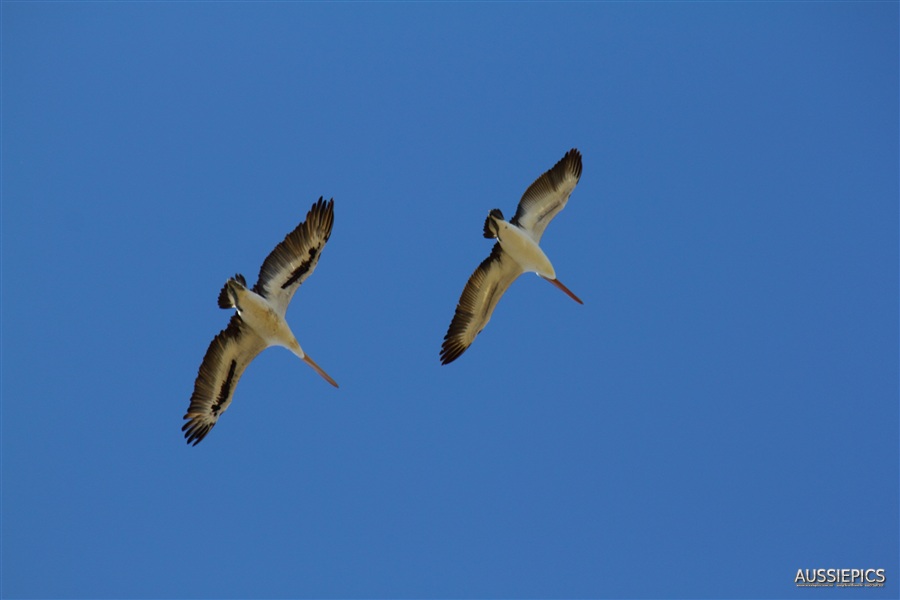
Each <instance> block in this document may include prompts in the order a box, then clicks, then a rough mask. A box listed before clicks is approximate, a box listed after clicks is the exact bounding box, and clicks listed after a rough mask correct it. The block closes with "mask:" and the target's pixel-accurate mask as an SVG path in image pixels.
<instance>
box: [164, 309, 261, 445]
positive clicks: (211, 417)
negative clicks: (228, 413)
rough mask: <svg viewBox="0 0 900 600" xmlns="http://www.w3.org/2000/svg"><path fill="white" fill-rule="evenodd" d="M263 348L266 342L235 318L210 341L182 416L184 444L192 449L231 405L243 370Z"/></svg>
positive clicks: (238, 318) (237, 317)
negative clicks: (185, 411) (189, 401)
mask: <svg viewBox="0 0 900 600" xmlns="http://www.w3.org/2000/svg"><path fill="white" fill-rule="evenodd" d="M265 348H266V342H265V341H263V339H262V338H261V337H259V336H258V335H257V334H256V333H255V332H254V331H253V330H252V329H250V328H249V327H247V326H246V325H245V324H244V321H242V320H241V318H240V317H239V316H237V315H234V316H232V317H231V321H229V323H228V327H226V328H225V329H223V330H222V331H220V332H219V334H218V335H217V336H216V337H215V338H213V341H212V342H211V343H210V344H209V348H208V349H207V350H206V355H205V356H204V357H203V362H202V363H201V364H200V372H199V373H198V374H197V380H196V381H195V382H194V393H193V394H192V395H191V404H190V406H189V407H188V410H187V413H186V414H185V415H184V418H185V419H186V420H187V421H188V422H187V423H185V424H184V426H183V427H182V428H181V430H182V431H183V432H184V437H185V439H186V440H187V443H188V444H193V445H194V446H196V445H197V444H199V443H200V442H201V441H202V440H203V438H205V437H206V434H208V433H209V431H210V430H211V429H212V428H213V426H214V425H215V424H216V421H218V420H219V415H221V414H222V413H223V412H225V410H226V409H227V408H228V405H229V404H231V399H232V398H233V397H234V388H235V387H236V386H237V384H238V380H240V378H241V375H242V374H243V373H244V369H246V368H247V365H248V364H250V361H252V360H253V359H254V358H256V355H257V354H259V353H260V352H262V351H263V350H264V349H265Z"/></svg>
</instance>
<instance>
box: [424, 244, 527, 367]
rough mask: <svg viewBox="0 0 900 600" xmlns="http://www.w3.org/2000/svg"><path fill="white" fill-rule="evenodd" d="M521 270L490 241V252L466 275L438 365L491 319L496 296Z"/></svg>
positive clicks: (467, 343)
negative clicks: (467, 276) (467, 277)
mask: <svg viewBox="0 0 900 600" xmlns="http://www.w3.org/2000/svg"><path fill="white" fill-rule="evenodd" d="M522 273H524V271H523V270H522V267H520V266H519V264H518V263H517V262H516V261H514V260H513V259H512V257H511V256H510V255H509V254H507V253H506V252H504V251H503V248H501V247H500V244H499V243H498V244H494V249H493V250H491V255H490V256H488V257H487V258H486V259H484V260H483V261H482V263H481V264H480V265H478V268H477V269H475V272H474V273H472V276H471V277H469V281H468V283H466V287H465V288H464V289H463V292H462V296H460V298H459V304H458V305H457V306H456V314H454V315H453V321H451V322H450V328H449V329H448V330H447V335H445V336H444V344H443V345H442V346H441V364H444V365H446V364H448V363H451V362H453V361H454V360H456V359H457V358H459V356H460V355H461V354H462V353H463V352H465V351H466V348H468V347H469V346H470V345H471V344H472V342H473V341H474V340H475V336H477V335H478V334H479V333H480V332H481V330H482V329H484V327H485V325H487V324H488V321H490V320H491V314H492V313H493V312H494V307H495V306H497V302H498V301H499V300H500V296H502V295H503V294H504V293H505V292H506V290H507V288H509V286H510V284H512V282H513V281H515V280H516V277H518V276H519V275H521V274H522Z"/></svg>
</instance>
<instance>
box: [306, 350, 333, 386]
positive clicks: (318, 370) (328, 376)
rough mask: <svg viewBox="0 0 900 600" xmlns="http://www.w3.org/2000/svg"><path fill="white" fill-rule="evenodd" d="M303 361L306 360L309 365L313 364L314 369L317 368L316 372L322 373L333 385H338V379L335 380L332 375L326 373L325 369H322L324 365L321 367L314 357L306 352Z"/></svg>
mask: <svg viewBox="0 0 900 600" xmlns="http://www.w3.org/2000/svg"><path fill="white" fill-rule="evenodd" d="M303 362H305V363H306V364H308V365H309V366H311V367H312V368H313V369H315V370H316V373H318V374H319V375H321V376H322V378H323V379H324V380H325V381H327V382H328V383H330V384H331V385H333V386H334V387H338V384H337V381H335V380H334V379H332V378H331V376H330V375H329V374H328V373H326V372H325V371H323V370H322V367H320V366H319V365H317V364H316V361H314V360H313V359H311V358H310V357H309V354H306V355H304V356H303Z"/></svg>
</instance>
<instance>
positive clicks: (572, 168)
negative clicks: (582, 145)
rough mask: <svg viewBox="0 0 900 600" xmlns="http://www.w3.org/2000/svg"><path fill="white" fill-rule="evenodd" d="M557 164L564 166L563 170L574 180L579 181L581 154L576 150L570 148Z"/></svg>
mask: <svg viewBox="0 0 900 600" xmlns="http://www.w3.org/2000/svg"><path fill="white" fill-rule="evenodd" d="M557 164H565V165H566V166H565V168H566V169H568V170H569V172H570V173H572V175H574V176H575V179H576V180H579V179H581V152H579V151H578V148H572V149H571V150H569V151H568V152H566V155H565V156H563V157H562V160H560V161H559V163H557Z"/></svg>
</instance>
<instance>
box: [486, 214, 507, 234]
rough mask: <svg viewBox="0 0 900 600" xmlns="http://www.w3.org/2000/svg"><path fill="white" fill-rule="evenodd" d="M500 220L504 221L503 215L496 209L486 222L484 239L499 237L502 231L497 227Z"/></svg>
mask: <svg viewBox="0 0 900 600" xmlns="http://www.w3.org/2000/svg"><path fill="white" fill-rule="evenodd" d="M498 220H500V221H502V220H503V213H502V212H500V209H499V208H495V209H494V210H492V211H491V212H490V213H488V216H487V219H485V220H484V237H486V238H488V239H493V238H495V237H497V234H498V233H499V231H500V227H499V226H498V225H497V221H498Z"/></svg>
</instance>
